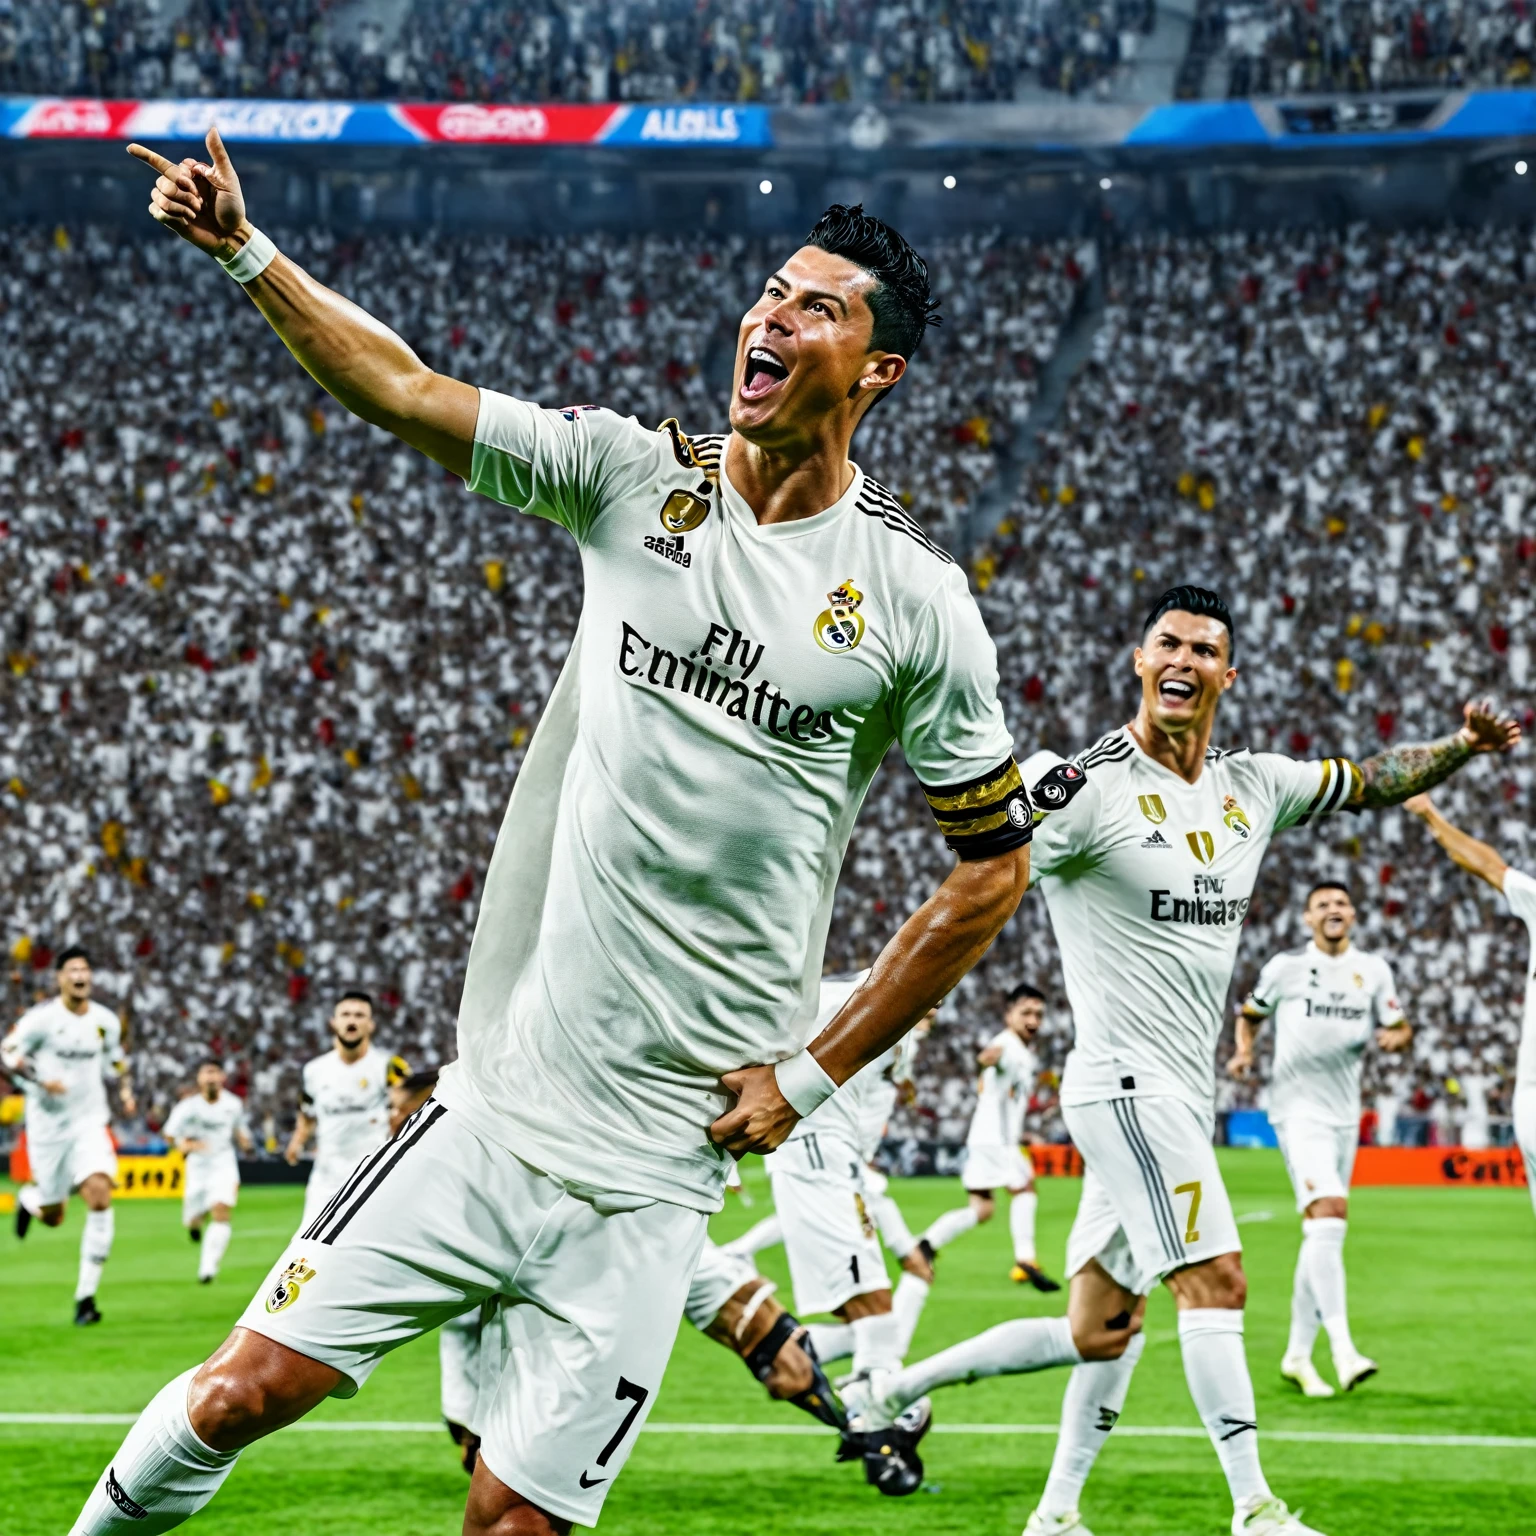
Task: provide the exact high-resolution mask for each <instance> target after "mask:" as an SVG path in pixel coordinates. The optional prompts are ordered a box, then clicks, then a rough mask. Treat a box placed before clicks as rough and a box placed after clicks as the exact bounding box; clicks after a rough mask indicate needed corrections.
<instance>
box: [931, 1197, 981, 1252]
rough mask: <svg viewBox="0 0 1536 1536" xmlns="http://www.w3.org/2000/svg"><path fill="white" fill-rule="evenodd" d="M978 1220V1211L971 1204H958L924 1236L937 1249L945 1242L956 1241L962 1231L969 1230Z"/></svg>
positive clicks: (946, 1212) (940, 1218)
mask: <svg viewBox="0 0 1536 1536" xmlns="http://www.w3.org/2000/svg"><path fill="white" fill-rule="evenodd" d="M976 1221H977V1216H976V1212H975V1211H974V1210H973V1209H972V1208H971V1207H970V1206H968V1205H958V1206H956V1207H955V1209H954V1210H952V1211H945V1212H944V1214H943V1215H942V1216H940V1217H939V1218H938V1220H937V1221H935V1222H934V1224H933V1225H932V1226H931V1227H929V1228H928V1230H927V1231H926V1232H925V1233H923V1236H924V1237H926V1238H927V1239H928V1244H929V1246H930V1247H931V1248H933V1249H935V1250H937V1249H939V1248H942V1247H943V1246H944V1245H945V1243H952V1242H954V1240H955V1239H956V1238H957V1237H959V1236H960V1235H961V1234H962V1233H965V1232H969V1231H970V1230H971V1228H972V1227H974V1226H975V1225H976Z"/></svg>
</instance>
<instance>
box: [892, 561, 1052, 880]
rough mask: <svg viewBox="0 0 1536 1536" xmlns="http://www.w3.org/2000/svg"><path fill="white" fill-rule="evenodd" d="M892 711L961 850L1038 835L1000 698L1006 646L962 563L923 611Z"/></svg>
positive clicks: (973, 853) (974, 851) (969, 854)
mask: <svg viewBox="0 0 1536 1536" xmlns="http://www.w3.org/2000/svg"><path fill="white" fill-rule="evenodd" d="M893 718H894V724H895V727H896V736H897V739H898V740H899V741H900V742H901V750H902V752H903V754H904V755H905V757H906V759H907V764H908V766H909V767H910V768H911V769H912V771H913V773H915V774H916V775H917V777H918V780H919V782H920V783H921V784H922V786H923V793H924V794H925V795H926V796H927V797H928V804H929V805H930V806H931V807H932V809H933V814H934V816H935V818H936V819H937V821H938V824H939V830H940V831H941V832H942V833H943V834H944V841H945V842H946V843H948V844H949V846H950V848H951V849H952V850H953V851H954V852H955V853H956V854H958V855H959V856H960V857H961V858H962V859H986V858H992V857H994V856H995V855H997V854H1000V853H1006V852H1008V851H1009V850H1010V849H1014V848H1021V847H1023V845H1024V844H1025V843H1027V842H1028V841H1029V839H1030V833H1031V827H1032V820H1033V818H1032V817H1031V815H1030V809H1029V797H1028V796H1027V794H1026V793H1025V791H1024V785H1023V781H1022V780H1021V779H1020V777H1019V770H1018V767H1017V765H1016V764H1015V763H1014V760H1013V738H1012V736H1010V735H1009V733H1008V727H1007V725H1006V724H1005V723H1004V720H1003V711H1002V706H1001V705H1000V704H999V703H998V699H997V647H996V646H995V645H993V643H992V637H991V635H989V634H988V633H987V627H986V625H985V624H984V623H983V622H982V618H981V612H980V610H979V609H978V608H977V607H976V600H975V598H973V597H972V596H971V592H970V589H969V587H967V585H966V582H965V577H964V575H963V574H962V572H961V570H960V567H959V566H958V565H953V564H951V565H947V566H945V567H944V569H943V573H942V576H941V578H940V581H939V585H938V587H937V588H936V589H935V591H934V593H933V596H932V598H931V600H930V601H929V602H928V603H927V604H925V605H924V607H923V609H922V612H921V614H920V616H919V618H918V621H917V625H916V628H915V631H914V633H913V635H912V637H911V645H910V648H909V650H908V653H907V659H906V661H905V663H904V667H903V676H902V679H901V685H900V688H899V690H898V692H897V695H896V697H895V699H894V701H893Z"/></svg>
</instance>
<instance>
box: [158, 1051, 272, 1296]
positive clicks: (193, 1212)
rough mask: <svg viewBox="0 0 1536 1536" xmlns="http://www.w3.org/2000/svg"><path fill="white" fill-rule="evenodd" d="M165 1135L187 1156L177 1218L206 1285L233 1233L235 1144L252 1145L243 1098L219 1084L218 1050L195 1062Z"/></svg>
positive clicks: (220, 1064)
mask: <svg viewBox="0 0 1536 1536" xmlns="http://www.w3.org/2000/svg"><path fill="white" fill-rule="evenodd" d="M165 1139H166V1140H167V1141H169V1142H171V1143H172V1144H173V1145H174V1146H175V1147H176V1149H177V1150H178V1151H179V1152H180V1153H181V1155H182V1156H183V1157H184V1158H185V1159H186V1174H187V1177H186V1182H185V1184H184V1185H183V1186H182V1191H181V1221H182V1225H183V1226H184V1227H186V1229H187V1231H188V1233H189V1234H190V1236H191V1238H192V1241H193V1242H195V1243H199V1244H201V1251H200V1252H199V1254H198V1258H197V1278H198V1281H199V1283H200V1284H202V1285H208V1284H211V1283H212V1281H213V1280H214V1279H215V1278H216V1277H217V1275H218V1273H219V1265H220V1264H222V1263H223V1262H224V1255H225V1254H226V1253H227V1252H228V1251H229V1240H230V1238H231V1236H233V1233H234V1228H233V1227H232V1226H231V1224H230V1219H229V1218H230V1216H231V1215H232V1214H233V1213H234V1209H235V1204H236V1202H237V1201H238V1200H239V1198H240V1164H239V1161H238V1160H237V1159H236V1157H235V1148H236V1146H238V1147H239V1148H240V1150H241V1151H242V1152H245V1153H247V1154H249V1153H251V1152H253V1151H254V1150H255V1147H254V1145H253V1144H252V1142H251V1132H250V1127H249V1126H248V1125H247V1124H246V1121H245V1102H244V1100H242V1099H241V1098H240V1097H239V1096H238V1095H237V1094H233V1093H231V1092H230V1091H229V1089H227V1088H226V1087H225V1086H224V1064H223V1062H221V1061H220V1060H219V1059H218V1057H217V1056H205V1057H204V1058H203V1059H202V1061H200V1062H199V1063H198V1064H197V1089H196V1091H195V1092H193V1093H189V1094H188V1095H187V1096H186V1098H184V1099H181V1100H179V1101H178V1102H177V1104H176V1106H175V1108H174V1109H172V1110H171V1113H170V1115H169V1117H168V1118H167V1119H166V1122H165Z"/></svg>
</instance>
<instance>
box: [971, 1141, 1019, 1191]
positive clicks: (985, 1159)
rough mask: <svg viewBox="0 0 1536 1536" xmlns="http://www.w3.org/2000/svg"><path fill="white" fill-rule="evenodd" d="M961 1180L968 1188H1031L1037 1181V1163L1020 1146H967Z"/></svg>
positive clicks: (985, 1189)
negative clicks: (1032, 1162) (1035, 1167)
mask: <svg viewBox="0 0 1536 1536" xmlns="http://www.w3.org/2000/svg"><path fill="white" fill-rule="evenodd" d="M960 1182H961V1184H963V1185H964V1186H965V1188H966V1189H968V1190H969V1189H974V1190H976V1191H978V1192H979V1193H985V1192H986V1191H988V1190H993V1189H1028V1188H1030V1187H1031V1185H1033V1184H1034V1182H1035V1170H1034V1166H1033V1164H1031V1162H1030V1161H1029V1159H1028V1158H1027V1157H1025V1156H1024V1153H1023V1152H1022V1151H1021V1150H1020V1149H1019V1148H1018V1147H1007V1146H1002V1147H997V1146H976V1147H972V1146H967V1147H966V1149H965V1166H964V1167H963V1168H962V1169H961V1170H960Z"/></svg>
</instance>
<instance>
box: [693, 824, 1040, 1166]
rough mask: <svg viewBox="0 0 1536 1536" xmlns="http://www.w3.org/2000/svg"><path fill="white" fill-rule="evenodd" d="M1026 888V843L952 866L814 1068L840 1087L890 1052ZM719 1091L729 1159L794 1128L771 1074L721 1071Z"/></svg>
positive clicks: (820, 1040)
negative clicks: (728, 1096) (726, 1100)
mask: <svg viewBox="0 0 1536 1536" xmlns="http://www.w3.org/2000/svg"><path fill="white" fill-rule="evenodd" d="M1028 886H1029V847H1028V845H1027V844H1026V845H1025V846H1024V847H1022V848H1015V849H1013V850H1011V851H1010V852H1008V853H1001V854H998V855H997V856H996V857H994V858H990V859H962V860H961V861H960V862H959V863H957V864H956V865H955V867H954V869H952V870H951V871H950V873H949V877H948V878H947V879H946V880H945V881H944V883H943V884H942V885H941V886H940V887H939V888H938V890H937V891H935V892H934V893H933V895H932V896H930V897H929V898H928V900H927V901H925V902H924V903H923V905H922V906H921V907H919V908H918V909H917V911H916V912H914V913H913V914H912V916H911V917H909V918H908V919H907V920H906V922H905V923H903V924H902V925H901V929H900V931H899V932H898V933H897V934H896V936H895V938H893V939H892V940H891V942H890V943H889V944H887V945H886V946H885V948H884V950H882V951H881V954H880V958H879V959H878V960H877V961H876V962H875V967H874V969H873V970H872V971H871V972H870V974H869V979H868V980H867V981H866V982H865V983H864V985H863V986H862V987H860V988H859V989H858V991H856V992H855V993H854V994H853V996H852V997H850V998H849V999H848V1001H847V1002H846V1003H845V1004H844V1005H843V1007H842V1009H841V1011H840V1012H839V1013H838V1014H837V1016H836V1017H835V1018H834V1019H833V1020H832V1022H831V1023H830V1024H828V1025H827V1027H826V1028H825V1029H823V1030H822V1032H821V1033H820V1034H819V1035H818V1036H817V1037H816V1038H815V1039H814V1040H812V1041H811V1043H810V1046H809V1047H808V1053H809V1055H810V1057H811V1059H812V1061H813V1062H814V1063H815V1067H818V1068H820V1070H821V1071H822V1072H824V1073H825V1074H826V1075H827V1076H828V1077H830V1078H831V1079H832V1081H833V1082H834V1083H837V1084H839V1085H841V1084H843V1083H846V1082H847V1081H848V1079H849V1078H850V1077H852V1076H853V1074H854V1073H855V1072H857V1071H858V1070H859V1069H860V1068H861V1067H862V1066H864V1065H865V1063H867V1062H871V1061H873V1060H874V1059H875V1057H877V1056H879V1055H881V1054H882V1053H883V1052H885V1051H887V1050H889V1049H890V1048H891V1047H892V1046H893V1045H895V1043H896V1042H897V1041H898V1040H900V1039H901V1037H902V1036H903V1035H904V1034H906V1032H907V1031H908V1030H909V1029H911V1028H912V1026H913V1025H914V1024H916V1023H917V1021H918V1020H919V1019H921V1018H922V1017H923V1015H924V1014H925V1013H927V1012H928V1010H929V1009H930V1008H932V1007H934V1006H935V1005H937V1003H938V1002H939V1001H940V1000H941V999H942V998H944V997H946V996H947V995H948V994H949V992H950V991H951V990H952V989H953V987H954V985H955V983H956V982H958V981H959V980H960V978H961V977H962V976H964V975H965V973H966V972H967V971H969V970H970V969H971V967H972V966H974V965H975V964H976V962H977V961H978V960H979V959H980V958H981V957H982V956H983V955H984V954H985V953H986V952H987V949H988V948H989V947H990V945H991V943H992V941H993V939H995V938H996V937H997V935H998V933H999V931H1000V930H1001V929H1002V926H1003V924H1004V923H1006V922H1007V921H1008V919H1009V918H1010V917H1012V916H1013V914H1014V911H1015V910H1016V909H1017V907H1018V905H1019V902H1020V901H1021V900H1023V897H1024V892H1025V890H1026V889H1027V888H1028ZM791 1059H792V1060H793V1058H791ZM813 1070H814V1069H813ZM721 1082H722V1083H723V1084H724V1085H725V1087H726V1088H728V1089H730V1090H731V1091H732V1092H733V1093H735V1094H736V1095H737V1098H736V1103H735V1105H734V1106H733V1107H732V1108H731V1109H729V1110H727V1111H726V1113H725V1114H723V1115H721V1117H720V1118H719V1119H718V1120H716V1121H715V1123H714V1124H713V1125H712V1126H711V1127H710V1136H711V1137H712V1138H713V1139H714V1140H715V1141H716V1142H717V1143H718V1144H719V1145H721V1146H723V1147H724V1148H725V1149H726V1150H727V1151H728V1152H730V1153H731V1154H732V1155H733V1156H736V1157H744V1156H745V1155H746V1154H747V1153H748V1152H771V1151H772V1150H773V1149H774V1148H775V1147H776V1146H778V1145H779V1143H780V1142H782V1141H783V1140H784V1138H785V1137H786V1136H788V1135H789V1133H790V1132H791V1131H792V1130H793V1129H794V1128H795V1122H796V1121H797V1120H798V1119H799V1118H800V1117H799V1115H798V1114H797V1113H796V1111H795V1110H794V1109H793V1108H792V1107H791V1106H790V1104H789V1103H788V1101H787V1100H786V1099H785V1098H784V1096H783V1094H782V1093H781V1091H780V1088H779V1083H778V1080H777V1079H776V1077H775V1069H774V1068H773V1067H771V1066H765V1067H746V1068H744V1069H743V1070H742V1071H740V1072H728V1073H727V1074H726V1075H725V1076H724V1077H723V1078H722V1079H721Z"/></svg>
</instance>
